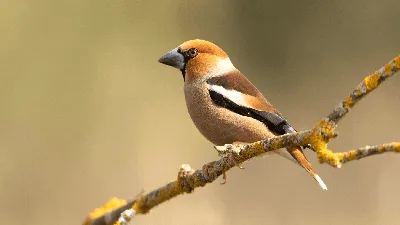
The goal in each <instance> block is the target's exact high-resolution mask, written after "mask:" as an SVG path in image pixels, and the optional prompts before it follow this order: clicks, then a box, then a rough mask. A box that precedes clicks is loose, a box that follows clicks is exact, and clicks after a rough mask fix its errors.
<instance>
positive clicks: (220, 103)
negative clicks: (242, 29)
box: [158, 39, 328, 190]
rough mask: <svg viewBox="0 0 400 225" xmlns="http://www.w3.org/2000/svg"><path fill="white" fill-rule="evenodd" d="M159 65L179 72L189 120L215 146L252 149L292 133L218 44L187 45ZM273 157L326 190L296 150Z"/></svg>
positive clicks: (293, 130) (288, 125)
mask: <svg viewBox="0 0 400 225" xmlns="http://www.w3.org/2000/svg"><path fill="white" fill-rule="evenodd" d="M158 62H160V63H162V64H165V65H168V66H172V67H174V68H177V69H179V70H180V71H181V73H182V76H183V80H184V95H185V101H186V106H187V109H188V112H189V115H190V117H191V119H192V121H193V123H194V124H195V126H196V127H197V129H198V130H199V131H200V133H201V134H202V135H203V136H204V137H205V138H206V139H207V140H209V141H210V142H212V143H213V144H214V145H216V146H221V145H225V144H232V143H252V142H256V141H260V140H264V139H268V138H272V137H275V136H279V135H283V134H290V133H295V132H296V130H295V129H294V128H293V127H292V126H291V125H290V124H289V123H288V121H287V120H286V119H285V118H284V117H283V116H282V114H281V113H280V112H279V111H278V110H277V109H276V108H275V107H274V106H272V104H271V103H269V102H268V101H267V99H266V98H265V97H264V96H263V95H262V93H261V92H260V91H259V90H258V89H257V88H256V87H255V86H254V85H253V84H252V83H251V82H250V81H249V80H248V79H247V78H246V77H245V76H244V75H243V74H242V73H241V72H240V71H239V70H238V69H237V68H236V67H235V66H234V65H233V64H232V62H231V60H230V58H229V57H228V55H227V54H226V53H225V51H223V50H222V49H221V48H220V47H218V46H217V45H216V44H214V43H212V42H210V41H206V40H201V39H194V40H189V41H186V42H184V43H182V44H181V45H179V46H178V47H176V48H174V49H172V50H171V51H169V52H167V53H166V54H164V55H163V56H162V57H161V58H159V60H158ZM273 153H276V154H278V155H280V156H283V157H284V158H287V159H289V160H291V161H293V162H295V163H296V164H298V165H300V166H301V167H303V168H304V169H305V170H306V171H307V172H308V173H309V174H310V175H311V176H312V177H313V178H314V179H315V180H316V181H317V182H318V184H319V185H320V186H321V188H322V189H323V190H327V189H328V188H327V186H326V185H325V183H324V182H323V180H322V179H321V178H320V176H318V174H317V173H316V172H315V170H314V169H313V168H312V167H311V164H310V162H309V161H308V159H307V158H306V156H305V155H304V153H303V150H302V148H301V147H300V146H299V147H288V148H286V149H279V150H277V151H274V152H273Z"/></svg>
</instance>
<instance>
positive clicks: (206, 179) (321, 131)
mask: <svg viewBox="0 0 400 225" xmlns="http://www.w3.org/2000/svg"><path fill="white" fill-rule="evenodd" d="M399 69H400V56H397V57H396V58H394V59H393V60H392V61H390V62H389V63H388V64H386V65H385V66H384V67H382V68H381V69H379V70H378V71H376V72H375V73H373V74H371V75H369V76H367V77H366V78H365V79H364V80H363V81H362V82H361V83H360V84H359V85H358V86H357V88H356V89H355V90H354V91H353V92H352V93H351V94H350V95H349V96H347V97H346V98H345V99H344V100H343V101H342V102H340V103H339V104H338V105H337V106H336V107H335V108H334V109H333V111H332V112H331V113H330V114H329V115H328V117H326V118H324V119H322V120H321V121H319V122H318V123H317V124H316V125H315V126H314V127H313V129H311V130H307V131H301V132H297V133H293V134H286V135H282V136H277V137H274V138H270V139H267V140H262V141H258V142H255V143H252V144H248V145H243V146H240V145H234V144H227V145H225V146H216V149H217V151H218V153H219V155H220V156H221V159H220V160H218V161H213V162H209V163H207V164H205V165H204V166H203V168H202V169H201V170H192V169H191V168H190V166H189V165H185V164H184V165H182V166H181V167H180V170H179V173H178V177H177V179H176V180H175V181H172V182H170V183H168V184H166V185H164V186H163V187H160V188H158V189H156V190H154V191H152V192H150V193H148V194H145V195H141V196H138V197H137V198H136V199H135V200H133V201H130V202H126V201H123V200H117V199H112V200H111V201H110V202H109V203H107V204H106V205H105V206H104V207H101V208H99V209H96V210H95V211H93V213H91V214H90V215H89V216H88V218H87V219H86V221H85V223H84V224H85V225H110V224H117V225H125V224H127V223H128V221H129V220H130V219H131V218H132V217H133V216H134V215H136V214H145V213H147V212H149V211H150V210H151V209H152V208H153V207H155V206H157V205H159V204H161V203H163V202H166V201H168V200H169V199H171V198H174V197H176V196H178V195H181V194H184V193H191V192H192V191H193V190H194V189H195V188H197V187H203V186H205V185H206V184H208V183H211V182H213V181H214V180H215V179H217V178H218V177H219V176H221V175H225V172H227V171H228V170H229V169H231V168H232V167H235V166H239V165H240V164H242V163H243V162H245V161H247V160H249V159H251V158H253V157H256V156H258V155H261V154H265V153H266V152H269V151H274V150H277V149H280V148H284V147H289V146H306V145H311V146H312V149H313V150H314V151H315V152H316V154H317V156H318V159H319V162H320V163H327V164H329V165H331V166H333V167H335V168H340V167H341V166H342V165H343V164H345V163H347V162H350V161H354V160H359V159H362V158H365V157H368V156H371V155H376V154H381V153H385V152H396V153H400V142H392V143H388V144H382V145H376V146H365V147H361V148H358V149H353V150H349V151H347V152H338V153H334V152H333V151H331V150H330V149H328V143H329V141H330V140H331V139H333V138H335V137H336V136H337V133H336V132H335V128H336V126H337V123H338V122H339V121H340V119H342V118H343V117H344V116H345V115H346V114H347V113H348V112H349V110H350V109H351V108H352V107H353V106H354V105H355V104H356V103H357V102H358V101H359V100H360V99H362V98H363V97H364V96H365V95H367V94H368V93H369V92H371V91H372V90H374V89H376V88H377V87H378V86H379V85H380V84H381V83H382V82H383V81H384V80H385V79H386V78H388V77H390V76H391V75H393V74H394V73H395V72H397V71H398V70H399ZM124 210H125V211H124Z"/></svg>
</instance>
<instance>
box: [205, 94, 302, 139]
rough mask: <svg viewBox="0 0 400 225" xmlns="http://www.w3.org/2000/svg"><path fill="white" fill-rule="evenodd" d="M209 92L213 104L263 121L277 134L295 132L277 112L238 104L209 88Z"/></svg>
mask: <svg viewBox="0 0 400 225" xmlns="http://www.w3.org/2000/svg"><path fill="white" fill-rule="evenodd" d="M209 94H210V97H211V99H212V101H213V102H214V104H216V105H218V106H220V107H224V108H226V109H228V110H230V111H232V112H235V113H237V114H240V115H242V116H248V117H251V118H253V119H256V120H258V121H260V122H262V123H264V124H265V125H266V126H267V127H268V129H269V130H270V131H271V132H273V133H275V134H277V135H283V134H287V133H294V132H296V130H295V129H293V127H292V126H290V124H289V123H288V122H287V120H286V119H285V118H283V116H281V115H279V114H277V113H274V112H265V111H260V110H256V109H252V108H248V107H245V106H241V105H238V104H236V103H234V102H233V101H231V100H229V99H228V98H226V97H225V96H223V95H222V94H220V93H218V92H216V91H213V90H209Z"/></svg>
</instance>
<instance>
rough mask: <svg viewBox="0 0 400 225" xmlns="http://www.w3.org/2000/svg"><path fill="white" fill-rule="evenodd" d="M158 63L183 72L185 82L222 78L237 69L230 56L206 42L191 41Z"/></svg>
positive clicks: (164, 56)
mask: <svg viewBox="0 0 400 225" xmlns="http://www.w3.org/2000/svg"><path fill="white" fill-rule="evenodd" d="M158 62H160V63H163V64H165V65H168V66H172V67H175V68H177V69H179V70H181V71H182V75H183V79H184V80H185V82H189V83H191V82H193V81H196V80H198V79H201V78H205V77H212V76H220V75H223V74H225V73H227V72H230V71H232V70H234V69H235V67H234V66H233V65H232V63H231V61H230V60H229V57H228V55H227V54H226V53H225V52H224V51H223V50H222V49H221V48H219V47H218V46H217V45H215V44H213V43H211V42H209V41H204V40H199V39H196V40H190V41H186V42H184V43H182V44H181V45H179V46H178V47H176V48H174V49H172V50H171V51H169V52H168V53H167V54H165V55H163V56H162V57H161V58H160V59H159V60H158Z"/></svg>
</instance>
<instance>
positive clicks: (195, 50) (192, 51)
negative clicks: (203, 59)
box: [186, 48, 199, 59]
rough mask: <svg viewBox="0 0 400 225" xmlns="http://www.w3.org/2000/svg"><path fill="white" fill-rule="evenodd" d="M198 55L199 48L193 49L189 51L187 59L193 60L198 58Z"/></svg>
mask: <svg viewBox="0 0 400 225" xmlns="http://www.w3.org/2000/svg"><path fill="white" fill-rule="evenodd" d="M197 54H199V50H197V48H191V49H189V50H187V52H186V57H187V58H188V59H192V58H194V57H196V56H197Z"/></svg>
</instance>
